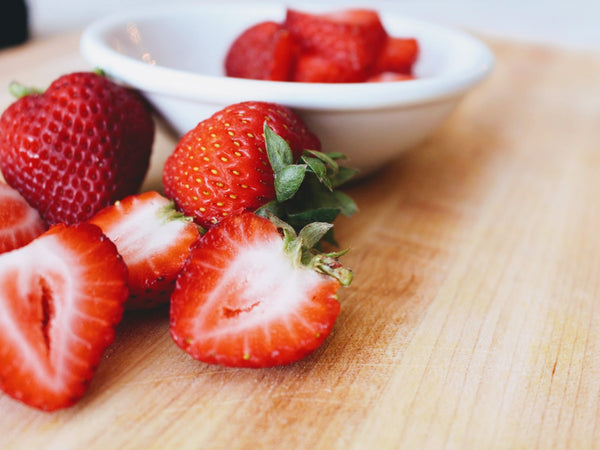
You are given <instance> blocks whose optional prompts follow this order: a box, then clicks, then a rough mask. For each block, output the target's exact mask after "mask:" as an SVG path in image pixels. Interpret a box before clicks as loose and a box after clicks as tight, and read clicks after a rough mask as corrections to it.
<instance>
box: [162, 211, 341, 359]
mask: <svg viewBox="0 0 600 450" xmlns="http://www.w3.org/2000/svg"><path fill="white" fill-rule="evenodd" d="M330 226H331V225H330V224H323V223H314V224H311V225H309V226H308V227H306V228H305V229H303V230H302V231H301V232H300V234H299V235H298V236H296V234H295V232H294V231H293V230H292V229H291V228H290V227H289V226H287V225H286V224H284V223H282V222H277V225H275V224H274V223H272V222H271V221H270V220H268V219H266V218H263V217H260V216H257V215H255V214H253V213H250V212H245V213H241V214H239V215H235V216H230V217H228V218H226V219H224V220H222V221H221V222H220V223H219V224H218V225H216V226H215V227H213V228H211V229H209V230H208V232H207V233H206V234H205V235H204V236H203V238H202V239H200V240H199V241H198V242H197V244H195V246H194V247H193V248H192V253H191V255H190V258H189V259H188V262H187V263H186V266H185V267H184V270H183V271H182V272H181V275H180V276H179V278H178V280H177V284H176V286H175V290H174V292H173V295H172V297H171V310H170V318H171V319H170V333H171V336H172V338H173V340H174V341H175V343H176V344H177V345H178V346H179V347H181V348H182V349H183V350H185V351H186V352H188V353H189V354H190V355H191V356H192V357H194V358H195V359H198V360H200V361H203V362H207V363H214V364H221V365H225V366H236V367H269V366H275V365H282V364H288V363H291V362H294V361H297V360H299V359H301V358H303V357H305V356H306V355H308V354H309V353H311V352H312V351H314V350H315V349H316V348H317V347H319V346H320V345H321V344H322V343H323V341H324V340H325V338H326V337H327V336H328V335H329V333H330V332H331V329H332V328H333V325H334V322H335V319H336V317H337V315H338V313H339V311H340V304H339V302H338V299H337V295H336V293H337V290H338V288H339V286H340V282H341V283H343V284H345V285H348V284H349V283H350V281H351V279H352V274H351V272H350V271H349V270H348V269H345V268H343V267H342V266H341V264H340V263H339V262H338V261H337V260H336V259H335V258H334V257H333V256H332V255H324V254H314V253H313V252H312V251H311V250H310V248H311V247H312V246H313V244H314V243H316V242H317V241H319V239H320V236H321V235H322V234H323V233H324V232H325V231H326V230H327V229H328V228H329V227H330ZM278 227H279V228H281V229H282V230H283V232H284V236H285V238H283V239H282V236H281V234H280V233H279V230H278Z"/></svg>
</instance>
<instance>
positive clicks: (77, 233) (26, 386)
mask: <svg viewBox="0 0 600 450" xmlns="http://www.w3.org/2000/svg"><path fill="white" fill-rule="evenodd" d="M126 280H127V269H126V267H125V265H124V263H123V262H122V260H121V258H120V256H119V255H118V253H117V251H116V248H115V246H114V244H112V242H110V241H109V240H108V239H107V238H106V237H105V236H104V235H103V234H102V232H101V230H100V229H99V228H98V227H96V226H94V225H90V224H80V225H76V226H72V227H66V226H64V225H57V226H55V227H53V228H51V229H50V230H48V231H47V232H46V233H45V234H43V235H42V236H40V237H39V238H37V239H35V240H33V241H32V242H31V243H30V244H28V245H27V246H24V247H22V248H20V249H17V250H14V251H12V252H8V253H5V254H2V255H0V308H2V314H0V387H1V388H2V390H4V391H5V392H6V393H7V394H9V395H11V396H12V397H14V398H16V399H18V400H21V401H23V402H24V403H26V404H28V405H30V406H34V407H36V408H40V409H45V410H54V409H58V408H62V407H66V406H70V405H72V404H73V403H74V402H76V401H77V400H78V399H79V398H80V397H81V396H82V395H83V394H84V392H85V390H86V388H87V384H88V382H89V380H90V379H91V377H92V375H93V373H94V371H95V368H96V366H97V364H98V363H99V361H100V358H101V355H102V353H103V352H104V350H105V348H106V347H107V346H108V345H109V344H110V343H111V342H112V340H113V338H114V326H115V325H116V324H117V323H118V322H119V321H120V319H121V317H122V313H123V302H124V301H125V299H126V298H127V293H128V290H127V285H126Z"/></svg>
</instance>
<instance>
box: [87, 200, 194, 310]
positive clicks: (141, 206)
mask: <svg viewBox="0 0 600 450" xmlns="http://www.w3.org/2000/svg"><path fill="white" fill-rule="evenodd" d="M90 222H91V223H93V224H95V225H98V226H99V227H100V228H101V229H102V231H103V232H104V233H105V234H106V235H107V236H108V237H109V238H110V239H111V240H112V241H113V242H114V243H115V245H116V246H117V249H118V250H119V253H120V254H121V256H122V257H123V261H125V264H127V268H128V270H129V281H128V284H129V294H130V296H129V299H128V300H127V303H126V304H125V306H126V307H127V308H128V309H138V308H150V307H155V306H158V305H160V304H162V303H166V302H168V300H169V296H170V294H171V291H172V290H173V287H174V285H175V278H176V277H177V274H178V273H179V271H180V270H181V268H182V267H183V264H184V262H185V260H186V259H187V257H188V254H189V250H190V245H191V244H192V243H193V242H194V241H195V240H196V239H197V238H198V237H199V235H200V233H199V231H198V227H197V226H196V225H195V224H194V223H193V221H192V219H191V218H188V217H186V216H184V215H183V214H181V213H179V212H178V211H177V210H176V209H175V207H174V204H173V202H172V201H170V200H168V199H167V198H165V197H163V196H162V195H160V194H159V193H158V192H155V191H149V192H144V193H143V194H137V195H131V196H129V197H126V198H124V199H123V200H121V201H117V202H116V203H115V204H114V205H111V206H107V207H106V208H104V209H102V210H101V211H100V212H98V213H97V214H96V215H94V217H92V218H91V219H90Z"/></svg>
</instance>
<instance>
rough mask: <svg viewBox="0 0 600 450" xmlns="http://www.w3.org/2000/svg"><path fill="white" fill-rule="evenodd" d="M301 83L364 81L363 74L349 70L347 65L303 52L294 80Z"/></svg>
mask: <svg viewBox="0 0 600 450" xmlns="http://www.w3.org/2000/svg"><path fill="white" fill-rule="evenodd" d="M292 81H297V82H301V83H352V82H360V81H364V77H363V75H362V74H361V75H360V76H357V75H356V73H355V72H353V71H348V70H347V69H346V67H345V66H343V65H340V64H338V63H337V62H335V61H332V60H331V59H328V58H324V57H323V56H319V55H315V54H303V55H301V56H300V57H299V58H298V60H297V62H296V68H295V70H294V75H293V80H292Z"/></svg>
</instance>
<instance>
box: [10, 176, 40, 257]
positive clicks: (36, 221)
mask: <svg viewBox="0 0 600 450" xmlns="http://www.w3.org/2000/svg"><path fill="white" fill-rule="evenodd" d="M45 229H46V225H45V224H44V222H43V221H42V219H41V217H40V215H39V214H38V212H37V211H36V210H35V209H33V208H32V207H31V206H29V204H27V202H26V201H25V199H24V198H23V197H22V196H21V194H19V193H18V192H17V191H16V190H14V189H13V188H11V187H10V186H8V185H7V184H4V183H1V182H0V253H4V252H8V251H10V250H13V249H15V248H19V247H22V246H24V245H26V244H28V243H29V242H30V241H31V240H33V239H35V238H36V237H38V236H39V235H40V234H42V233H43V232H44V230H45Z"/></svg>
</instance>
